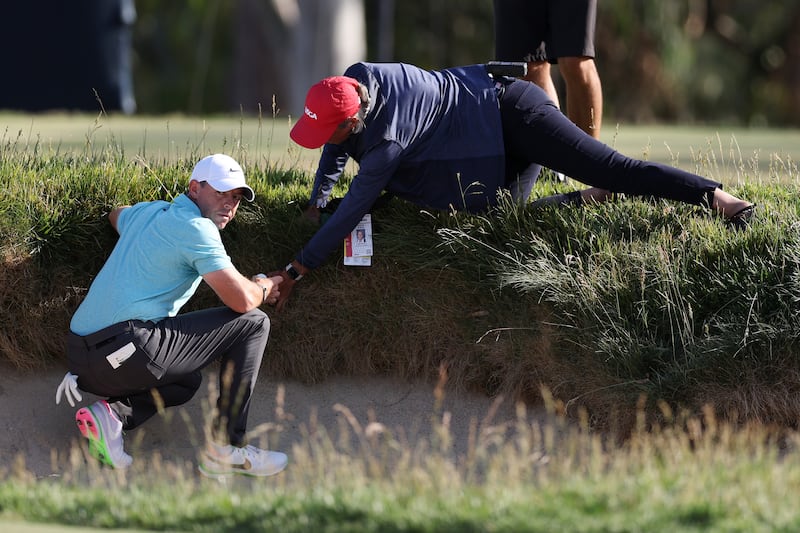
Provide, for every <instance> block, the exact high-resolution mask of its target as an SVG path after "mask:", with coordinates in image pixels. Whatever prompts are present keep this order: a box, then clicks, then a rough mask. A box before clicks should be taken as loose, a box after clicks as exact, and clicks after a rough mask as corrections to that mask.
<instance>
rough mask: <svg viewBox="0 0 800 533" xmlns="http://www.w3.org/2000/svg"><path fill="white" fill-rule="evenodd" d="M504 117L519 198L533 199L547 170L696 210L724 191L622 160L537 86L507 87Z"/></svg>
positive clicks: (670, 170) (657, 166)
mask: <svg viewBox="0 0 800 533" xmlns="http://www.w3.org/2000/svg"><path fill="white" fill-rule="evenodd" d="M500 114H501V118H502V122H503V139H504V143H505V151H506V176H507V184H508V186H509V188H510V189H511V190H512V193H513V194H514V197H515V198H521V199H527V198H528V196H529V195H530V192H531V189H532V188H533V185H534V183H535V182H536V178H537V177H538V175H539V172H540V171H541V168H542V166H545V167H547V168H550V169H552V170H555V171H558V172H562V173H564V174H565V175H567V176H569V177H570V178H572V179H575V180H578V181H580V182H581V183H585V184H587V185H591V186H593V187H600V188H602V189H606V190H609V191H611V192H617V193H626V194H632V195H637V196H651V197H657V198H665V199H669V200H677V201H680V202H686V203H689V204H695V205H705V206H709V201H710V198H711V196H712V195H713V191H714V190H715V189H717V188H719V187H720V186H721V185H720V183H718V182H715V181H711V180H709V179H706V178H703V177H701V176H698V175H696V174H692V173H691V172H686V171H683V170H680V169H678V168H675V167H672V166H669V165H664V164H661V163H655V162H650V161H642V160H639V159H633V158H631V157H627V156H624V155H622V154H621V153H619V152H617V151H616V150H614V149H613V148H611V147H610V146H608V145H606V144H603V143H602V142H600V141H598V140H597V139H595V138H594V137H592V136H591V135H588V134H586V133H585V132H584V131H583V130H581V129H580V128H578V127H577V126H576V125H575V124H573V123H572V121H570V120H569V119H568V118H567V117H566V116H565V115H564V114H563V113H562V112H561V111H560V110H559V109H558V108H557V107H556V106H555V105H554V104H553V102H552V101H551V100H550V99H549V98H548V97H547V94H545V92H544V91H543V90H542V89H541V88H539V87H538V86H537V85H535V84H534V83H531V82H527V81H522V80H513V81H509V82H508V83H507V84H506V86H505V90H504V91H503V94H502V95H501V96H500ZM517 178H518V182H516V183H515V180H516V179H517ZM515 190H516V192H515Z"/></svg>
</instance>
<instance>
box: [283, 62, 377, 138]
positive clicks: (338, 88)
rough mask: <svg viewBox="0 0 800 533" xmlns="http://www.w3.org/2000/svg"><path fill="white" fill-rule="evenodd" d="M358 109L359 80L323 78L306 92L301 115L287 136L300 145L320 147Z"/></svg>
mask: <svg viewBox="0 0 800 533" xmlns="http://www.w3.org/2000/svg"><path fill="white" fill-rule="evenodd" d="M360 106H361V98H359V96H358V81H356V80H354V79H353V78H348V77H347V76H333V77H331V78H325V79H324V80H322V81H320V82H319V83H317V84H316V85H314V86H312V87H311V88H310V89H309V90H308V94H307V95H306V106H305V109H304V110H303V116H301V117H300V120H298V121H297V124H295V125H294V127H293V128H292V131H291V132H289V136H290V137H291V138H292V140H293V141H294V142H296V143H297V144H299V145H300V146H304V147H305V148H319V147H320V146H322V145H323V144H325V143H326V142H328V139H330V138H331V135H333V132H334V131H336V128H337V127H338V126H339V124H341V123H342V121H344V119H346V118H348V117H352V116H353V115H354V114H355V112H356V111H358V108H359V107H360Z"/></svg>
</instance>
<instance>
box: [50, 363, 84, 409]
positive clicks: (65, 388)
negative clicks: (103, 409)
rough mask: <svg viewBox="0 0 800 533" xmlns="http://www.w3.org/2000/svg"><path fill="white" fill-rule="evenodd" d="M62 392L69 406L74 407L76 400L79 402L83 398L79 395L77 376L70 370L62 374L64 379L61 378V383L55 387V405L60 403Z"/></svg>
mask: <svg viewBox="0 0 800 533" xmlns="http://www.w3.org/2000/svg"><path fill="white" fill-rule="evenodd" d="M62 394H63V395H64V397H65V398H66V399H67V401H68V402H69V405H70V406H71V407H75V401H76V400H77V401H79V402H80V401H81V400H83V396H81V393H80V391H79V390H78V376H76V375H74V374H73V373H72V372H67V373H66V374H64V379H62V380H61V383H60V384H59V385H58V388H57V389H56V405H58V404H59V403H61V395H62Z"/></svg>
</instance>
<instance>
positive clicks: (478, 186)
mask: <svg viewBox="0 0 800 533" xmlns="http://www.w3.org/2000/svg"><path fill="white" fill-rule="evenodd" d="M344 75H345V76H348V77H350V78H354V79H356V80H358V81H359V82H361V83H362V84H363V85H364V86H366V87H367V89H368V91H369V95H370V109H369V112H368V114H367V116H366V118H365V121H364V124H365V128H364V130H363V131H362V132H361V133H358V134H356V135H351V136H350V137H349V138H348V139H347V140H346V141H345V142H343V143H342V144H339V145H334V144H326V145H325V146H324V147H323V150H322V157H321V158H320V162H319V168H318V170H317V174H316V177H315V180H314V188H313V190H312V193H311V201H310V203H311V205H316V206H317V207H324V206H325V205H326V204H327V202H328V197H329V195H330V193H331V190H332V189H333V186H334V184H335V183H336V181H337V180H338V179H339V178H340V177H341V175H342V172H343V170H344V168H345V165H346V163H347V161H348V158H353V160H354V161H356V162H357V163H358V165H359V170H358V173H357V175H356V176H355V177H354V178H353V180H352V182H351V184H350V187H349V189H348V191H347V194H346V195H345V196H344V198H342V201H341V203H340V204H339V207H338V208H337V209H336V211H335V212H334V213H333V215H332V216H331V217H330V219H329V220H328V221H327V222H326V223H325V225H324V226H322V227H321V228H320V229H319V230H318V231H317V233H316V234H315V235H314V236H313V237H312V238H311V240H310V241H309V242H308V243H307V244H306V246H305V247H304V248H303V249H302V250H301V251H300V253H299V254H298V255H297V257H296V259H297V260H298V261H299V262H300V263H302V264H303V265H305V266H306V267H309V268H316V267H318V266H319V265H320V264H322V262H323V261H324V260H325V258H326V257H327V256H328V255H329V254H330V253H331V251H332V250H333V249H334V248H336V247H337V246H341V243H342V240H343V239H344V238H345V236H346V235H347V234H348V233H349V232H350V231H352V230H353V228H354V227H355V226H356V224H357V223H358V221H359V220H361V217H363V216H364V214H365V213H367V212H369V209H370V208H371V207H372V205H373V203H374V202H375V200H376V199H377V198H378V197H379V196H380V194H381V192H382V191H384V190H385V191H387V192H389V193H391V194H393V195H394V196H397V197H399V198H403V199H405V200H407V201H409V202H412V203H414V204H416V205H419V206H421V207H424V208H430V209H437V210H447V209H456V210H467V211H470V212H479V211H482V210H485V209H486V208H487V207H489V206H491V205H494V204H495V203H496V201H497V191H498V189H499V188H501V187H503V186H504V183H505V178H504V170H505V159H504V150H503V132H502V125H501V123H500V112H499V106H498V101H497V96H496V94H495V90H494V84H493V82H492V80H491V78H490V77H489V76H488V74H487V73H486V69H485V68H484V66H483V65H472V66H467V67H459V68H453V69H447V70H442V71H427V70H423V69H420V68H419V67H415V66H413V65H407V64H402V63H356V64H355V65H353V66H351V67H350V68H348V69H347V70H346V71H345V73H344Z"/></svg>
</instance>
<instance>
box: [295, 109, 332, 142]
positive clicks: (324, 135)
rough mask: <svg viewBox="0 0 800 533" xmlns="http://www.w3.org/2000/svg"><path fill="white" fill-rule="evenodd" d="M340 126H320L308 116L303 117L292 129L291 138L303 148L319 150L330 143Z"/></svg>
mask: <svg viewBox="0 0 800 533" xmlns="http://www.w3.org/2000/svg"><path fill="white" fill-rule="evenodd" d="M338 126H339V124H331V125H325V124H320V123H319V122H318V121H316V120H313V119H311V118H309V117H308V116H307V115H303V116H301V117H300V120H298V121H297V123H296V124H295V125H294V126H293V127H292V131H290V132H289V137H291V138H292V140H293V141H294V142H296V143H297V144H299V145H300V146H302V147H303V148H319V147H320V146H322V145H323V144H325V143H326V142H328V140H329V139H330V138H331V136H332V135H333V132H334V131H336V128H337V127H338Z"/></svg>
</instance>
